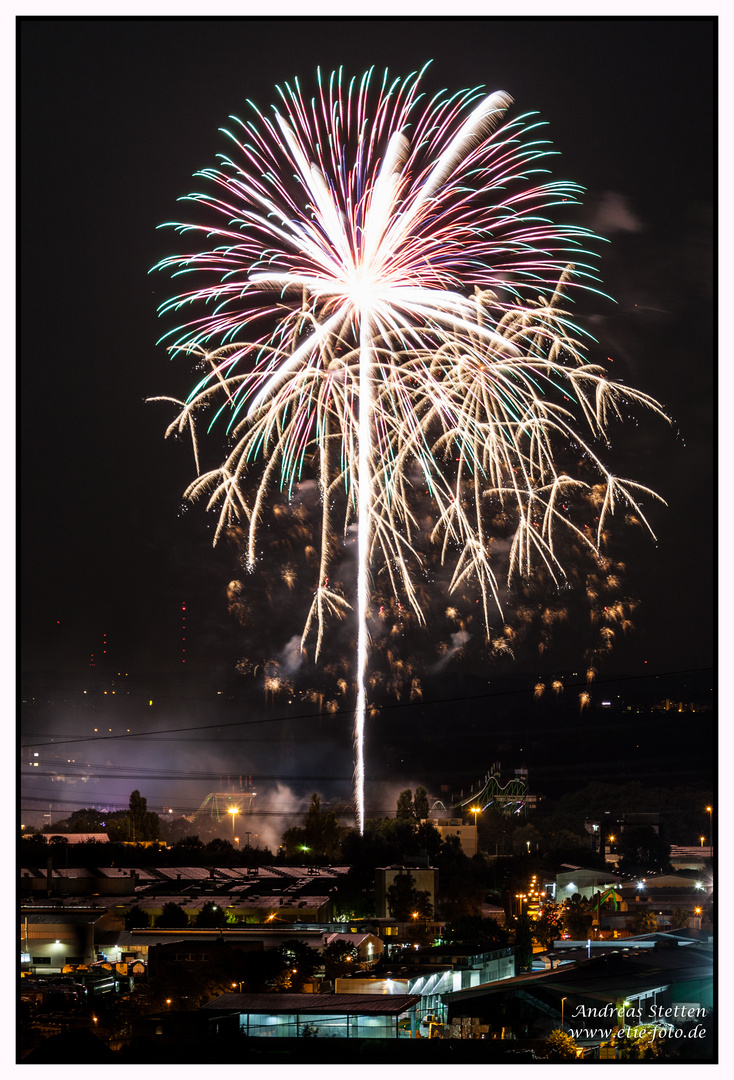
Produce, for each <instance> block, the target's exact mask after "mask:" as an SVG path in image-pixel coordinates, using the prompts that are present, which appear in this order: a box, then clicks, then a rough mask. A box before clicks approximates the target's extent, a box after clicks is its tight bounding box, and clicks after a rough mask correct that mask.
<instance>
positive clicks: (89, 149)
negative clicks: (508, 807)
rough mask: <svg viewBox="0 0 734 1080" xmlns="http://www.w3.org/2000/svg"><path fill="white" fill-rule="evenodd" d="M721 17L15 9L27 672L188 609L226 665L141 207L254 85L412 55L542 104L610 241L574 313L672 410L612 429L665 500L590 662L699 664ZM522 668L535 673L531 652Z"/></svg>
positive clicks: (155, 642) (264, 99) (706, 658)
mask: <svg viewBox="0 0 734 1080" xmlns="http://www.w3.org/2000/svg"><path fill="white" fill-rule="evenodd" d="M715 32H716V27H715V23H714V21H713V20H711V19H701V20H697V19H611V20H610V19H589V20H577V19H570V20H569V19H554V20H542V19H535V18H532V19H522V18H520V19H515V20H513V19H485V20H474V19H448V20H431V19H424V20H421V19H392V20H384V19H376V20H361V19H356V20H352V19H345V20H339V19H306V20H298V19H256V18H244V19H239V20H221V19H213V20H201V19H196V20H191V21H189V20H182V19H170V20H158V19H153V20H135V19H131V20H119V19H112V20H102V19H90V20H87V19H81V20H76V19H67V20H50V19H40V20H23V21H21V23H20V29H19V55H18V73H19V94H18V105H19V114H18V132H19V136H20V157H19V177H18V194H19V208H20V217H19V232H18V237H19V250H20V287H19V297H20V307H19V316H18V331H19V354H18V355H19V369H18V382H19V388H20V392H21V408H20V415H19V424H20V428H19V430H20V441H19V449H20V455H21V456H20V484H19V490H20V492H21V501H20V528H21V533H20V542H19V552H20V579H19V585H18V602H19V615H20V658H21V667H22V670H23V672H24V673H43V672H46V673H49V672H50V673H64V674H65V677H72V678H73V677H75V676H76V675H79V676H80V677H81V676H82V675H84V674H85V673H87V672H88V670H89V661H90V657H91V656H92V654H94V656H95V658H96V660H95V662H96V664H97V666H98V667H99V666H100V665H102V664H103V662H104V663H106V664H110V665H112V666H117V667H118V669H119V668H124V669H125V670H128V669H130V670H131V671H133V672H143V671H145V672H154V673H155V672H164V671H167V672H171V671H175V670H176V664H177V662H178V660H179V650H180V636H181V635H180V624H181V606H182V604H183V603H185V604H186V607H187V610H186V615H187V637H188V642H189V659H190V666H191V667H193V668H196V670H197V671H199V672H201V673H204V672H206V671H207V670H209V671H211V672H217V673H219V672H221V673H222V674H223V675H227V674H228V673H231V670H232V666H233V663H234V660H235V659H236V657H237V655H238V650H239V651H241V649H242V646H243V643H242V641H241V639H240V637H238V635H241V631H240V630H238V627H237V626H236V624H235V623H234V622H233V620H232V618H231V617H230V616H229V615H228V614H227V607H226V595H225V593H226V586H227V582H228V581H229V580H230V578H231V577H232V573H233V570H232V566H233V554H232V552H231V550H229V549H227V547H226V545H223V546H222V547H221V548H218V549H216V550H215V551H212V547H211V523H210V522H209V520H208V519H207V517H206V514H205V512H204V510H203V507H202V506H201V505H200V504H197V505H195V506H194V507H192V508H191V509H189V510H187V511H185V512H184V511H183V509H182V494H183V491H184V489H185V487H186V485H187V483H188V482H189V481H190V480H191V479H192V478H193V475H194V473H193V460H192V455H191V452H190V446H189V445H188V444H187V443H186V442H184V441H182V442H178V443H177V442H174V441H171V440H164V438H163V435H164V431H165V428H166V426H167V424H168V423H169V422H170V420H171V419H172V418H173V416H172V413H171V411H170V410H168V409H166V408H165V407H164V406H162V405H158V404H150V403H146V399H147V398H149V397H152V396H156V395H166V394H171V395H173V396H176V395H180V394H181V393H183V392H184V391H185V390H186V389H187V388H188V386H189V385H190V382H191V373H190V371H188V370H186V368H185V365H184V364H183V362H182V361H180V360H179V361H176V362H173V361H171V360H170V359H169V358H168V357H167V354H166V352H165V349H164V348H163V346H159V345H157V344H156V341H157V339H158V338H159V336H160V335H161V333H162V332H163V330H164V329H168V327H169V326H170V323H169V324H167V325H166V326H162V325H161V323H160V320H159V319H158V318H157V315H156V306H157V305H158V304H159V303H160V302H161V301H162V300H163V299H165V298H166V297H167V296H169V295H170V294H171V292H172V291H173V290H172V286H171V283H170V280H169V279H167V278H166V276H165V275H163V274H149V273H148V271H149V269H150V268H151V267H152V266H153V265H154V264H155V263H157V262H158V260H159V259H161V258H162V257H163V256H165V255H167V254H170V253H171V252H173V251H176V250H180V247H179V245H178V243H177V240H176V237H175V235H174V234H173V232H172V231H171V230H157V228H156V227H157V226H158V225H160V224H161V223H162V222H165V221H168V220H171V219H174V218H176V217H178V215H179V214H180V213H182V212H183V211H181V210H180V209H179V208H178V207H177V202H176V200H177V198H178V197H179V196H181V195H184V194H186V193H187V192H188V191H189V190H191V189H192V187H193V186H194V185H193V183H192V180H191V177H192V175H193V173H194V172H195V171H196V170H197V169H200V168H204V167H206V166H210V165H214V164H215V161H216V155H217V153H220V152H223V151H225V150H226V149H227V147H226V141H225V139H224V137H223V136H222V135H221V134H220V133H219V132H218V128H219V127H221V126H225V125H226V121H227V117H228V116H229V115H230V114H232V113H234V114H240V115H241V114H242V113H243V111H244V110H245V107H246V106H245V100H246V99H248V98H250V99H252V100H253V101H255V102H256V103H257V104H258V106H259V107H260V108H261V109H263V110H265V109H267V108H269V106H270V104H271V103H274V102H275V100H276V96H275V92H274V86H275V84H277V83H282V82H284V81H286V80H289V79H292V78H293V77H294V76H296V75H297V76H298V77H299V78H300V80H301V83H302V85H303V86H304V88H305V87H308V88H309V89H310V88H311V86H312V85H314V83H315V71H316V68H317V66H320V67H321V69H322V71H327V72H328V71H331V70H332V69H333V68H336V67H338V66H340V65H344V67H345V69H346V70H347V71H348V72H349V73H350V74H352V73H353V74H356V75H360V74H361V72H362V71H363V70H365V69H366V68H367V67H369V66H371V65H375V66H376V67H377V68H378V69H382V68H383V67H385V66H387V67H388V68H389V69H390V70H391V72H392V73H394V74H407V73H408V72H411V71H413V70H414V69H416V68H420V67H422V66H423V65H424V64H425V63H426V61H428V60H432V61H433V63H432V65H431V69H430V75H429V76H428V78H427V83H428V86H429V88H430V89H440V88H442V87H448V88H451V89H456V90H458V89H461V88H463V87H466V86H476V85H485V86H486V87H487V88H488V90H495V89H504V90H506V91H508V92H509V93H510V94H511V95H512V96H513V98H514V99H515V110H516V111H517V112H526V111H531V110H537V111H538V112H539V114H540V116H541V118H542V119H543V120H546V121H547V122H548V124H549V127H548V129H547V131H548V134H549V137H550V138H551V140H552V142H553V144H554V146H555V148H556V150H558V151H559V152H560V158H556V159H555V164H554V175H555V176H556V177H563V178H567V179H571V180H574V181H576V182H578V183H580V184H581V185H583V186H584V187H585V188H586V189H587V194H586V196H585V199H584V211H583V214H582V216H581V220H582V221H583V223H584V224H587V225H590V226H592V227H594V228H595V229H596V230H597V231H598V232H599V233H601V234H602V235H603V236H605V237H606V238H607V239H608V240H609V241H610V243H609V244H607V245H605V246H604V251H603V259H602V262H601V277H602V280H603V283H604V287H605V288H606V289H607V290H608V292H609V293H610V295H611V296H613V297H614V298H615V300H616V304H614V305H613V304H611V303H608V302H606V301H604V300H602V299H598V300H596V301H590V302H588V304H587V307H586V309H585V316H586V317H587V318H588V320H589V323H588V325H589V328H590V329H591V330H592V332H593V333H594V335H595V336H596V337H597V338H598V339H599V340H600V342H601V344H602V346H603V348H604V350H605V351H606V355H608V356H609V357H612V358H613V361H614V364H613V372H612V373H613V375H614V376H616V377H617V378H618V379H621V380H623V381H627V382H629V383H631V384H632V385H633V386H635V387H637V388H639V389H641V390H643V391H645V392H646V393H649V394H651V395H652V396H653V397H655V398H657V399H658V400H659V401H660V402H661V403H662V404H663V405H664V407H665V409H666V411H667V413H668V415H669V416H670V417H671V419H672V421H673V423H672V425H671V426H670V427H668V426H667V425H665V424H664V423H663V422H661V421H660V420H657V419H655V418H654V417H653V416H652V415H651V414H644V413H640V414H638V415H639V424H638V425H637V426H636V427H635V426H632V427H631V430H629V431H628V430H627V428H626V427H622V428H619V429H617V430H616V432H615V437H616V440H617V442H618V445H617V448H616V449H615V451H614V453H615V454H617V455H618V457H617V458H616V460H617V461H620V462H623V463H624V464H625V468H626V469H627V470H628V471H627V472H626V473H625V472H624V471H623V475H630V476H632V477H633V478H634V479H639V480H640V481H641V482H643V483H645V484H648V485H649V486H650V487H652V488H653V489H655V490H656V491H658V492H659V493H660V494H661V495H662V496H663V498H664V499H665V500H666V501H667V503H668V506H667V508H665V507H662V506H658V507H654V508H652V509H651V522H652V524H653V527H654V529H655V531H656V534H657V536H658V542H657V544H656V543H654V542H653V541H652V540H651V539H650V538H649V537H646V536H644V535H643V534H642V533H641V532H637V533H635V535H634V536H633V537H632V538H627V539H625V541H624V544H625V547H624V550H623V552H622V554H623V557H624V561H625V563H626V564H627V574H628V577H627V584H626V589H627V591H628V592H629V593H630V594H631V595H633V596H635V597H637V598H638V599H639V602H640V603H639V607H638V609H637V611H636V613H635V617H634V623H635V632H634V633H633V634H631V635H629V636H628V637H627V638H626V639H625V640H624V641H623V642H622V643H621V644H620V647H619V648H618V649H617V650H615V652H614V653H612V654H611V656H610V657H609V659H608V660H607V661H606V672H607V673H608V674H610V675H612V674H613V675H622V674H625V675H630V676H638V675H640V674H642V673H649V672H660V673H669V672H673V673H675V672H684V671H690V670H698V669H706V668H708V667H710V666H711V665H712V663H713V633H712V630H713V554H712V552H713V424H714V417H713V379H714V329H713V327H714V324H713V236H714V190H713V184H714V153H715V136H714V124H715V87H714V70H715V48H716V44H715ZM312 80H313V81H312ZM280 614H281V613H274V614H273V618H278V617H279V616H280ZM299 630H300V627H290V628H288V629H287V631H286V630H285V629H284V637H283V644H284V645H285V643H286V641H287V640H288V638H289V637H290V636H291V635H292V634H294V633H296V632H297V631H299ZM105 640H106V642H107V645H106V647H107V650H108V652H107V653H106V654H103V653H102V649H103V647H104V642H105ZM558 659H559V660H563V659H564V658H563V657H559V658H558ZM566 662H567V666H568V667H570V666H572V665H573V664H574V663H575V662H576V661H575V659H574V658H572V657H571V656H570V655H569V657H567V658H566ZM517 665H518V672H522V671H530V672H536V671H542V663H541V662H540V661H539V660H538V659H537V657H530V655H529V654H528V655H525V656H520V657H519V658H518V661H517ZM539 665H540V666H539ZM189 677H190V674H189ZM368 752H369V751H368ZM488 766H489V761H487V762H486V767H488ZM272 767H273V769H275V768H276V767H277V766H276V764H273V766H272ZM484 767H485V764H484V763H483V764H482V768H484Z"/></svg>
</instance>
